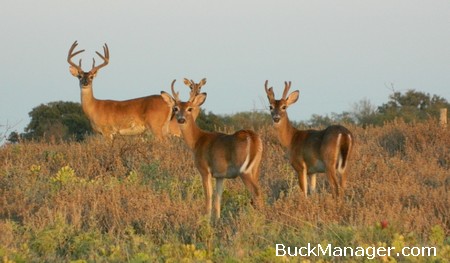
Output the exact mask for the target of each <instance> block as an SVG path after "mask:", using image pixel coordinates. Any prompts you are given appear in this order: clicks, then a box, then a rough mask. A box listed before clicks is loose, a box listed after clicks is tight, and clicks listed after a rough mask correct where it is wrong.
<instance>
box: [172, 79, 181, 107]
mask: <svg viewBox="0 0 450 263" xmlns="http://www.w3.org/2000/svg"><path fill="white" fill-rule="evenodd" d="M175 81H177V80H176V79H174V80H173V81H172V85H171V89H172V96H173V98H174V99H175V101H177V102H178V101H180V96H179V95H180V93H179V92H175V88H174V85H175Z"/></svg>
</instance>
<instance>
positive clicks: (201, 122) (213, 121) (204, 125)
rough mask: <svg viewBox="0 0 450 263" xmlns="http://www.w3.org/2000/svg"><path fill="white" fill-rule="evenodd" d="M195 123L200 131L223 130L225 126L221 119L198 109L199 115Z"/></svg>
mask: <svg viewBox="0 0 450 263" xmlns="http://www.w3.org/2000/svg"><path fill="white" fill-rule="evenodd" d="M196 122H197V124H198V126H199V127H200V128H201V129H203V130H206V131H214V130H217V129H223V127H224V125H225V124H224V120H223V117H221V116H219V115H216V114H214V113H212V112H211V111H210V112H208V113H206V112H205V110H204V109H200V114H199V115H198V117H197V120H196Z"/></svg>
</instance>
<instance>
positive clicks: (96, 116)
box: [67, 41, 206, 139]
mask: <svg viewBox="0 0 450 263" xmlns="http://www.w3.org/2000/svg"><path fill="white" fill-rule="evenodd" d="M77 45H78V43H77V42H76V41H75V42H74V43H73V44H72V46H71V48H70V50H69V54H68V57H67V62H68V63H69V64H70V68H69V70H70V73H71V74H72V75H73V76H74V77H77V78H78V79H79V81H80V89H81V106H82V108H83V111H84V113H85V114H86V116H87V117H88V119H89V121H90V123H91V126H92V128H93V129H94V130H95V131H96V132H98V133H100V134H102V135H103V136H104V137H106V138H110V139H112V138H113V137H114V135H139V134H142V133H144V132H145V131H151V132H152V133H153V134H154V135H155V137H156V138H158V139H162V138H163V137H165V136H166V135H167V134H168V133H169V132H170V133H172V134H174V135H178V136H179V135H180V133H181V132H180V129H179V127H178V125H177V124H176V121H175V120H172V121H171V117H172V110H171V109H170V108H169V107H168V106H167V103H165V101H164V100H163V98H162V97H161V96H160V95H151V96H147V97H141V98H136V99H130V100H125V101H116V100H98V99H96V98H95V97H94V94H93V89H92V83H93V80H94V78H95V77H96V76H97V73H98V71H99V69H100V68H102V67H104V66H106V65H108V63H109V49H108V46H107V45H106V44H105V46H104V47H103V51H104V55H102V54H100V53H99V52H96V53H97V55H98V56H99V57H100V58H101V59H103V63H102V64H101V65H99V66H95V60H94V62H93V64H92V69H91V70H90V71H88V72H85V71H83V70H82V68H81V59H80V62H79V64H78V65H77V64H75V63H73V62H72V58H73V57H74V56H76V55H78V54H80V53H82V52H84V50H79V51H76V52H74V49H75V48H76V46H77ZM205 83H206V79H203V80H202V81H201V82H200V83H198V84H197V83H195V82H194V81H192V80H190V81H189V80H187V79H185V84H186V85H188V86H189V87H190V88H191V92H192V90H196V91H197V92H198V91H200V88H201V87H202V86H203V85H204V84H205ZM194 112H195V114H194V117H195V118H196V117H197V116H198V114H199V112H200V109H194Z"/></svg>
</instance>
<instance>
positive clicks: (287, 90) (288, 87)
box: [281, 81, 291, 100]
mask: <svg viewBox="0 0 450 263" xmlns="http://www.w3.org/2000/svg"><path fill="white" fill-rule="evenodd" d="M290 88H291V82H290V81H289V82H287V81H285V82H284V91H283V97H281V99H283V100H284V99H286V96H287V94H288V92H289V89H290Z"/></svg>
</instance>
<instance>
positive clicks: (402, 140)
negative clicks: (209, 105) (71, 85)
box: [0, 121, 450, 262]
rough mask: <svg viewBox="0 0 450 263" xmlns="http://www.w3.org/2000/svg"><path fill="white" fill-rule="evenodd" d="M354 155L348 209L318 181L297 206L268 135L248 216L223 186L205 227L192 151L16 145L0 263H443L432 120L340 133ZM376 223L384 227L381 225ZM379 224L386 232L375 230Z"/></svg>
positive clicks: (96, 140) (447, 204)
mask: <svg viewBox="0 0 450 263" xmlns="http://www.w3.org/2000/svg"><path fill="white" fill-rule="evenodd" d="M349 128H350V129H351V130H352V132H353V133H354V135H355V137H356V145H355V149H354V152H353V157H352V160H351V162H350V167H349V172H348V186H347V189H346V193H345V198H344V200H343V201H341V202H336V200H334V199H333V198H332V196H331V193H330V191H329V189H328V186H327V182H326V180H325V176H319V177H318V189H319V193H318V194H316V195H315V196H312V197H310V198H308V199H304V198H301V197H300V195H299V188H298V184H297V178H296V176H295V173H294V171H293V169H292V168H291V167H290V165H289V164H288V161H287V159H286V157H285V156H286V155H285V152H284V149H282V148H281V147H280V145H279V143H278V142H277V139H276V136H275V133H274V131H273V129H272V128H271V127H270V126H269V127H263V128H262V129H260V130H258V131H257V132H258V133H259V134H260V135H261V136H262V139H263V141H264V154H263V162H262V167H261V175H260V183H261V186H262V189H263V193H264V196H265V206H264V208H262V209H260V210H254V209H253V208H252V206H251V205H250V196H249V194H248V193H247V192H246V190H245V187H244V186H243V183H242V182H241V181H240V180H234V181H233V180H228V181H226V183H225V192H224V195H223V201H222V216H223V218H222V219H221V220H220V221H219V222H217V223H215V224H213V225H211V224H209V223H208V221H207V220H206V218H205V217H204V216H203V212H204V209H203V206H204V195H203V188H202V185H201V180H200V175H199V173H198V172H197V170H196V169H195V167H194V164H193V157H192V154H191V152H190V151H189V150H188V149H187V147H186V146H185V145H184V142H183V141H182V140H181V139H179V138H171V139H169V140H168V141H166V142H157V141H152V140H148V141H143V140H142V139H141V138H134V137H133V138H129V137H124V138H117V139H116V140H115V141H114V142H113V143H112V144H111V143H108V142H106V141H103V140H102V139H101V138H100V137H96V136H93V137H91V138H89V139H88V140H87V141H85V142H82V143H38V142H30V143H21V144H15V145H4V146H3V147H2V148H1V149H0V164H1V165H0V233H1V234H0V259H1V260H2V261H3V262H61V261H62V262H155V261H156V262H241V261H244V262H301V261H308V260H309V261H313V262H318V261H321V262H328V261H330V262H331V261H354V262H361V261H364V260H366V259H365V258H356V257H345V258H340V257H328V256H326V257H314V256H312V257H309V258H306V257H276V256H275V244H277V243H283V244H284V245H286V246H303V245H305V244H307V243H312V244H327V243H331V244H333V245H334V246H353V247H356V246H362V247H367V246H384V247H387V246H393V245H395V246H397V247H402V246H436V247H437V253H438V255H437V257H419V258H413V257H392V258H375V259H376V260H378V261H386V260H390V261H393V260H394V261H400V262H402V261H410V262H416V261H417V262H449V261H450V256H449V255H450V150H449V149H450V132H449V131H450V130H449V129H448V128H447V129H443V128H441V127H439V125H438V124H437V123H436V122H434V121H429V122H427V123H417V124H414V125H412V124H405V123H403V122H393V123H388V124H386V125H385V126H384V127H369V128H365V129H363V128H361V127H349ZM382 221H385V222H383V225H382ZM385 223H387V226H386V225H384V224H385Z"/></svg>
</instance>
